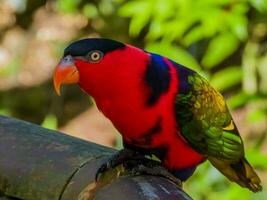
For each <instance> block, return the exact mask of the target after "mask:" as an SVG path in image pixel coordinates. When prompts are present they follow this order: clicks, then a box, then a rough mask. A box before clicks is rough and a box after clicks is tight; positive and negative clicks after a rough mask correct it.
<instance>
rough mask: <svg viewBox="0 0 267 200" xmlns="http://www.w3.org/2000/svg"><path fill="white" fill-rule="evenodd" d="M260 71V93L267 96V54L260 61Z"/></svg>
mask: <svg viewBox="0 0 267 200" xmlns="http://www.w3.org/2000/svg"><path fill="white" fill-rule="evenodd" d="M258 71H259V73H258V75H259V77H260V80H259V84H260V85H259V89H260V92H262V93H263V94H267V78H266V77H267V54H266V55H265V56H263V57H262V58H260V59H259V63H258Z"/></svg>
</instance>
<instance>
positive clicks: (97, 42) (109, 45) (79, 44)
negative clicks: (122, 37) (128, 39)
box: [64, 38, 125, 56]
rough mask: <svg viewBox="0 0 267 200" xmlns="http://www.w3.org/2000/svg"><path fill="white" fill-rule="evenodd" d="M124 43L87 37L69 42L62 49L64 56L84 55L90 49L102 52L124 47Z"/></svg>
mask: <svg viewBox="0 0 267 200" xmlns="http://www.w3.org/2000/svg"><path fill="white" fill-rule="evenodd" d="M124 47H125V44H123V43H121V42H117V41H115V40H110V39H105V38H87V39H82V40H78V41H75V42H73V43H71V44H70V45H69V46H68V47H67V48H65V50H64V56H66V55H71V56H85V55H86V54H87V53H88V52H90V51H92V50H99V51H102V52H103V53H104V54H105V53H107V52H111V51H114V50H116V49H120V48H124Z"/></svg>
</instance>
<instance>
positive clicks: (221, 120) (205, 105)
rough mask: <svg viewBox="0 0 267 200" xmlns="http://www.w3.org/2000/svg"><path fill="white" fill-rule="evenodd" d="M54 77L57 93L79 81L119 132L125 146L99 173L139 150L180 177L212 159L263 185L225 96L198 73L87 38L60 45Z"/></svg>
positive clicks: (254, 186) (238, 178) (245, 181)
mask: <svg viewBox="0 0 267 200" xmlns="http://www.w3.org/2000/svg"><path fill="white" fill-rule="evenodd" d="M53 82H54V88H55V91H56V93H57V94H58V95H60V90H61V86H62V85H63V84H78V85H79V87H80V88H81V89H82V90H83V91H84V92H85V93H87V94H88V95H90V96H91V97H92V98H93V99H94V101H95V104H96V106H97V107H98V109H99V110H100V111H101V112H102V113H103V114H104V115H105V116H106V117H107V118H108V119H109V120H110V121H111V122H112V124H113V125H114V127H115V128H116V129H117V130H118V131H119V133H120V134H121V135H122V140H123V144H124V149H123V150H121V151H119V152H118V153H116V155H114V156H112V157H111V158H110V160H109V161H107V162H106V163H104V164H103V165H102V166H101V167H100V168H101V169H100V172H103V171H106V170H108V168H110V167H114V166H116V165H118V164H119V163H122V162H123V161H124V160H126V159H129V157H132V156H133V155H135V154H130V156H128V158H127V156H126V155H127V152H137V153H138V155H139V154H141V155H142V154H148V155H149V154H153V155H155V156H156V157H157V158H158V159H159V160H160V165H161V166H162V167H163V168H165V169H167V170H168V172H170V173H171V174H173V175H174V176H175V177H177V178H179V180H181V181H186V180H187V179H188V178H189V177H191V176H192V174H193V173H194V171H195V169H196V167H197V166H198V165H200V164H201V163H203V162H204V161H206V160H209V161H210V163H211V164H212V165H213V166H214V167H215V168H217V169H218V170H219V171H220V172H221V173H222V174H223V175H224V176H226V177H227V178H228V179H229V180H230V181H233V182H235V183H237V184H239V185H240V186H242V187H245V188H247V189H249V190H251V191H253V192H258V191H261V190H262V186H261V181H260V178H259V176H258V175H257V174H256V172H255V171H254V169H253V168H252V166H251V165H250V164H249V162H248V161H247V159H246V158H245V152H244V144H243V141H242V138H241V136H240V134H239V131H238V129H237V126H236V124H235V122H234V121H233V118H232V116H231V114H230V111H229V109H228V107H227V105H226V102H225V100H224V97H223V96H222V95H221V94H220V93H219V92H218V91H217V90H216V89H214V88H213V87H212V86H211V84H210V83H209V82H208V81H207V80H206V79H205V78H203V77H202V76H201V75H199V74H198V73H197V72H196V71H194V70H192V69H189V68H187V67H185V66H183V65H181V64H178V63H176V62H174V61H173V60H171V59H169V58H167V57H164V56H161V55H158V54H155V53H151V52H148V51H146V50H143V49H141V48H138V47H135V46H132V45H130V44H126V43H122V42H119V41H115V40H112V39H108V38H85V39H80V40H77V41H74V42H72V43H71V44H69V45H68V46H67V47H66V48H65V50H64V54H63V57H62V59H61V60H60V62H59V63H58V65H57V66H56V68H55V71H54V75H53ZM128 150H129V151H128Z"/></svg>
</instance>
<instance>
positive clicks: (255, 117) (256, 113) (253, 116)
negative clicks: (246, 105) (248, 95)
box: [247, 109, 267, 123]
mask: <svg viewBox="0 0 267 200" xmlns="http://www.w3.org/2000/svg"><path fill="white" fill-rule="evenodd" d="M247 119H248V120H249V122H251V123H253V122H254V123H255V122H260V121H262V120H265V121H266V120H267V111H266V110H263V109H256V110H252V111H250V112H249V113H248V115H247Z"/></svg>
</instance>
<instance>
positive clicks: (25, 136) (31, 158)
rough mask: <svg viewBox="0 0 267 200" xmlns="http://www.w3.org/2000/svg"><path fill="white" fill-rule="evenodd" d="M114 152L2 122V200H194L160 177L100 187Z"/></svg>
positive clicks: (112, 182) (4, 119)
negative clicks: (100, 171) (99, 175)
mask: <svg viewBox="0 0 267 200" xmlns="http://www.w3.org/2000/svg"><path fill="white" fill-rule="evenodd" d="M114 152H115V150H113V149H110V148H107V147H103V146H100V145H97V144H94V143H91V142H87V141H84V140H80V139H77V138H74V137H71V136H68V135H65V134H62V133H59V132H57V131H52V130H48V129H45V128H42V127H40V126H37V125H34V124H31V123H28V122H25V121H21V120H17V119H14V118H8V117H4V116H0V196H1V194H2V197H0V200H1V199H14V198H15V199H27V200H36V199H42V200H46V199H47V200H59V199H61V200H73V199H79V200H82V199H84V200H85V199H97V200H98V199H99V200H109V199H114V200H124V199H127V200H134V199H140V200H158V199H171V200H189V199H191V198H190V197H189V196H188V195H187V194H186V193H185V192H184V191H183V190H182V189H180V188H178V187H177V186H176V185H174V184H173V183H171V182H170V181H168V180H166V179H164V178H161V177H156V176H147V175H142V176H121V177H119V178H115V179H108V180H109V181H106V182H105V181H103V182H102V183H101V184H98V185H96V184H95V183H94V176H95V172H96V170H97V168H98V167H99V165H100V164H101V163H102V162H103V161H104V159H106V158H107V156H110V155H111V154H112V153H114ZM115 173H116V171H115ZM110 174H112V173H110ZM113 174H114V173H113Z"/></svg>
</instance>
